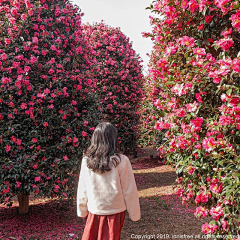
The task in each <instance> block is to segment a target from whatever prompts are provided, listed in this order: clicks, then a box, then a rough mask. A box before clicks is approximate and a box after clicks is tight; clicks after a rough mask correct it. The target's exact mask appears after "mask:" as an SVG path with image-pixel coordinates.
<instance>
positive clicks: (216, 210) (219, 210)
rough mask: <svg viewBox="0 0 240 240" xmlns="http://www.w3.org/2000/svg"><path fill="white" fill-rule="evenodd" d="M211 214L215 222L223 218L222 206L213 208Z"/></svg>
mask: <svg viewBox="0 0 240 240" xmlns="http://www.w3.org/2000/svg"><path fill="white" fill-rule="evenodd" d="M210 214H211V215H212V216H213V218H214V220H215V221H217V220H218V219H219V218H220V217H221V216H223V209H222V207H221V206H217V207H215V208H214V207H212V208H211V210H210Z"/></svg>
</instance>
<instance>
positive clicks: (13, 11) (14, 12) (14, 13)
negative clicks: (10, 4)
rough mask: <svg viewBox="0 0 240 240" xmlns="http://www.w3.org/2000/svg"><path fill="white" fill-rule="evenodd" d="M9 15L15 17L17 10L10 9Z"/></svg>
mask: <svg viewBox="0 0 240 240" xmlns="http://www.w3.org/2000/svg"><path fill="white" fill-rule="evenodd" d="M11 14H12V15H13V16H16V15H17V14H18V11H17V9H16V8H12V9H11Z"/></svg>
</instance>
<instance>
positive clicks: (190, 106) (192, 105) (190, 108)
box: [186, 101, 198, 112]
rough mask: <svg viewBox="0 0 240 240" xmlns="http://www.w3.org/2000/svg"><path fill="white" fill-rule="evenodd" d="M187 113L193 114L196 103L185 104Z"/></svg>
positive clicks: (196, 106)
mask: <svg viewBox="0 0 240 240" xmlns="http://www.w3.org/2000/svg"><path fill="white" fill-rule="evenodd" d="M186 107H187V111H188V112H195V111H196V110H197V108H198V103H197V102H196V101H194V102H193V103H189V104H186Z"/></svg>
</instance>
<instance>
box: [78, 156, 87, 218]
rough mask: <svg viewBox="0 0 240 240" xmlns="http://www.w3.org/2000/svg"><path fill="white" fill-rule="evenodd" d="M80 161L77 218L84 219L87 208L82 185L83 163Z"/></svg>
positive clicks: (85, 194) (84, 187)
mask: <svg viewBox="0 0 240 240" xmlns="http://www.w3.org/2000/svg"><path fill="white" fill-rule="evenodd" d="M84 160H85V159H82V164H81V170H80V174H79V181H78V188H77V215H78V216H79V217H82V218H85V217H86V216H87V215H88V208H87V202H88V199H87V191H86V186H85V183H84V175H85V174H84V167H85V165H84V162H85V161H84Z"/></svg>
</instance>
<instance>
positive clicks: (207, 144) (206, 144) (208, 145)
mask: <svg viewBox="0 0 240 240" xmlns="http://www.w3.org/2000/svg"><path fill="white" fill-rule="evenodd" d="M202 146H203V148H204V149H205V150H206V151H208V152H211V151H212V150H213V149H214V148H215V147H216V142H215V140H214V138H205V139H203V141H202Z"/></svg>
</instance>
